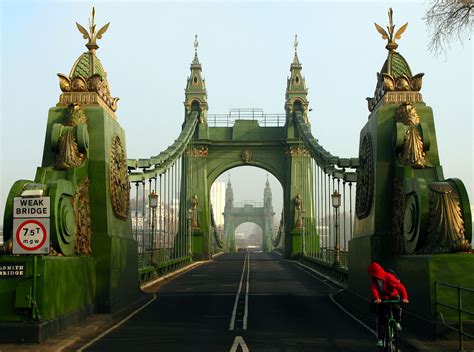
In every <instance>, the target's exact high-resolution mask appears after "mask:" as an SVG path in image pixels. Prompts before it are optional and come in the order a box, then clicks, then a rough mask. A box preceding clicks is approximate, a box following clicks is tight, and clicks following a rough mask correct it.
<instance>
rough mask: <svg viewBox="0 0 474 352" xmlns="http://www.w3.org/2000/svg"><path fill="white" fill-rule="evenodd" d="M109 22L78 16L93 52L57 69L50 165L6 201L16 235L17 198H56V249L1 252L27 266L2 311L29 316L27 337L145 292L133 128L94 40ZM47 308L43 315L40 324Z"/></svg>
mask: <svg viewBox="0 0 474 352" xmlns="http://www.w3.org/2000/svg"><path fill="white" fill-rule="evenodd" d="M108 26H109V24H107V25H105V26H103V27H102V28H101V29H100V30H98V31H96V24H95V9H92V16H91V19H90V25H89V31H87V30H86V29H85V28H84V27H82V26H81V25H79V24H77V27H78V29H79V31H80V32H81V33H82V35H83V36H84V38H85V39H87V40H88V42H87V44H86V47H87V48H88V51H87V52H85V53H83V54H81V55H80V56H79V58H78V59H77V60H76V62H75V63H74V65H73V67H72V69H71V72H70V74H69V75H63V74H59V75H58V76H59V83H60V88H61V91H62V94H61V95H60V98H59V102H58V104H57V105H56V107H53V108H51V109H50V110H49V114H48V121H47V125H46V137H45V142H44V151H43V160H42V165H41V167H39V168H38V169H37V172H36V176H35V180H34V181H26V180H20V181H17V182H16V183H15V184H14V185H13V187H12V188H11V191H10V194H9V196H8V199H7V204H6V207H5V218H4V235H5V239H6V240H9V239H11V238H12V236H13V235H14V234H13V233H12V230H13V227H12V217H13V214H12V211H13V198H14V197H22V196H25V195H26V194H42V195H43V196H49V197H50V200H51V218H50V223H51V233H50V235H51V236H50V239H51V245H50V251H49V253H46V254H45V255H33V256H28V255H26V256H25V255H20V256H11V255H2V256H0V263H5V262H7V263H10V262H11V263H24V264H25V267H26V275H25V276H24V277H23V278H21V279H20V280H1V281H0V289H1V290H2V292H4V295H5V296H4V298H5V299H4V300H3V302H1V303H0V320H2V321H3V322H16V323H18V322H24V323H23V324H24V327H22V328H21V330H22V331H23V338H24V337H25V336H28V339H30V340H32V341H39V340H41V339H44V338H46V337H47V336H48V335H51V334H52V333H55V332H57V330H58V328H59V326H60V325H62V326H64V325H65V324H64V322H68V321H69V320H71V321H73V320H77V319H79V318H83V317H84V316H85V315H86V314H90V313H91V312H93V311H96V312H101V313H102V312H103V313H111V312H115V311H117V310H119V309H121V308H123V307H125V306H127V305H129V304H130V302H131V301H133V300H134V299H136V295H138V294H139V289H138V285H137V282H138V272H137V246H136V242H135V241H134V240H133V238H132V236H131V223H130V217H129V201H130V195H129V188H130V186H129V182H128V169H127V157H126V148H125V133H124V131H123V129H122V128H121V127H120V125H119V123H118V120H117V116H116V115H115V111H116V110H117V101H118V98H113V97H112V96H111V94H110V89H109V84H108V81H107V73H106V72H105V70H104V68H103V66H102V63H101V62H100V60H99V58H98V57H97V56H96V50H97V49H98V45H97V43H96V41H97V40H98V39H101V37H102V35H103V34H104V33H105V31H106V30H107V28H108ZM25 293H29V297H30V299H29V300H26V301H25V299H24V296H25ZM12 302H17V304H12ZM40 317H41V320H43V321H44V322H46V323H45V324H39V323H38V321H39V320H40ZM59 321H61V324H58V322H59ZM7 325H8V324H7ZM4 329H7V330H8V326H6V327H2V330H3V331H7V330H4ZM12 329H13V330H15V329H16V330H18V329H19V328H18V326H17V325H16V326H15V327H13V328H12ZM17 335H18V334H17Z"/></svg>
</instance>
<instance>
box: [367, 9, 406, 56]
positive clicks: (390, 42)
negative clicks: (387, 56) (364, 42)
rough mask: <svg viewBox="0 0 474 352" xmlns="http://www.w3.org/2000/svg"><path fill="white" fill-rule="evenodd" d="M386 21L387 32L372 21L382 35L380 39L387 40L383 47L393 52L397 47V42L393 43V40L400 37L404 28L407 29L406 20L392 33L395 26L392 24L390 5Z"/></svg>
mask: <svg viewBox="0 0 474 352" xmlns="http://www.w3.org/2000/svg"><path fill="white" fill-rule="evenodd" d="M388 21H389V25H388V27H387V29H388V34H387V32H386V31H385V29H383V28H382V27H381V26H379V25H378V24H377V23H374V24H375V28H376V29H377V31H378V32H379V33H380V34H381V35H382V39H387V40H388V43H387V45H386V46H385V48H386V49H387V50H388V51H389V52H394V51H395V49H397V48H398V44H397V43H395V40H396V39H400V38H401V37H402V34H403V32H405V30H406V29H407V26H408V22H407V23H405V24H404V25H403V26H401V27H400V28H399V29H398V31H397V32H396V33H395V35H394V34H393V33H394V30H395V26H394V25H393V11H392V8H391V7H390V8H389V9H388Z"/></svg>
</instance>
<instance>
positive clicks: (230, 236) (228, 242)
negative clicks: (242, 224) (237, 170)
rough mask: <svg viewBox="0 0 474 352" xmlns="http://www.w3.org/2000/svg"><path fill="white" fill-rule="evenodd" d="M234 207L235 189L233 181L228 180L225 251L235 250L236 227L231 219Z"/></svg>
mask: <svg viewBox="0 0 474 352" xmlns="http://www.w3.org/2000/svg"><path fill="white" fill-rule="evenodd" d="M233 208H234V190H233V189H232V183H230V177H229V181H227V188H226V190H225V206H224V236H225V251H226V252H235V251H236V248H235V228H234V225H233V224H232V222H231V220H230V216H231V212H232V209H233Z"/></svg>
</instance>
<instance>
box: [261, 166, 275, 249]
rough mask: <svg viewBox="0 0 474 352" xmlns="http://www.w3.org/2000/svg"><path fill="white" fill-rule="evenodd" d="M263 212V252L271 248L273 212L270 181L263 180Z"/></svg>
mask: <svg viewBox="0 0 474 352" xmlns="http://www.w3.org/2000/svg"><path fill="white" fill-rule="evenodd" d="M263 213H264V216H265V226H264V229H263V238H262V250H263V251H264V252H270V251H271V250H272V231H273V217H274V215H275V213H274V212H273V203H272V189H271V188H270V182H268V175H267V181H266V182H265V189H264V190H263Z"/></svg>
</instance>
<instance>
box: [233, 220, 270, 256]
mask: <svg viewBox="0 0 474 352" xmlns="http://www.w3.org/2000/svg"><path fill="white" fill-rule="evenodd" d="M235 246H236V247H237V250H238V249H239V248H246V247H247V246H256V247H257V248H262V247H263V228H262V227H261V226H260V225H258V224H256V223H255V222H252V221H249V222H243V223H242V224H240V225H238V226H236V228H235Z"/></svg>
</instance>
